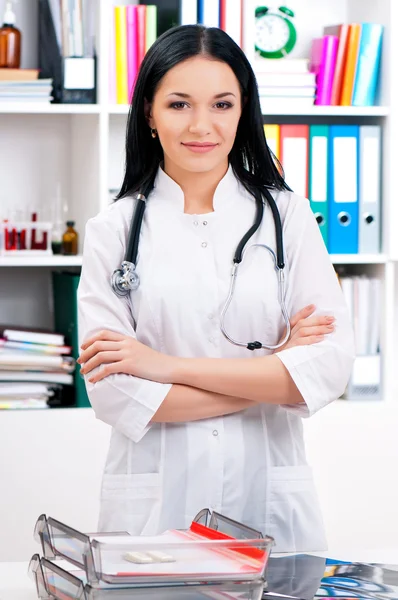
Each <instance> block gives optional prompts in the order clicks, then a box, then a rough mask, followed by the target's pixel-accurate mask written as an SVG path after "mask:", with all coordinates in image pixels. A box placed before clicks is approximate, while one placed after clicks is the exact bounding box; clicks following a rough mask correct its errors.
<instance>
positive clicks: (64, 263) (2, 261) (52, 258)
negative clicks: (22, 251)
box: [0, 254, 82, 267]
mask: <svg viewBox="0 0 398 600" xmlns="http://www.w3.org/2000/svg"><path fill="white" fill-rule="evenodd" d="M81 265H82V256H81V255H78V256H60V255H57V254H55V255H52V254H50V255H48V256H0V267H81Z"/></svg>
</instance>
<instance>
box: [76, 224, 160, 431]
mask: <svg viewBox="0 0 398 600" xmlns="http://www.w3.org/2000/svg"><path fill="white" fill-rule="evenodd" d="M123 235H124V234H122V233H121V232H118V231H116V230H115V229H114V227H113V226H112V224H111V223H109V221H107V220H105V219H104V217H103V216H102V215H100V216H99V217H96V218H94V219H91V220H90V221H88V223H87V225H86V234H85V241H84V251H83V267H82V274H81V279H80V284H79V289H78V313H79V343H80V344H81V343H82V342H83V341H84V340H85V339H87V338H89V337H91V336H92V335H95V334H96V333H98V332H99V331H101V330H103V329H109V330H111V331H116V332H118V333H122V334H125V335H130V336H132V337H136V336H135V330H134V325H133V318H132V315H131V312H130V308H129V302H128V300H127V299H125V298H118V297H117V296H116V295H115V294H114V293H113V291H112V289H111V285H110V281H111V275H112V273H113V271H114V269H116V268H117V267H118V265H120V264H121V262H122V260H123V255H124V245H125V244H124V242H123V241H122V239H123ZM99 368H101V367H99ZM91 374H92V373H91ZM91 374H90V375H91ZM90 375H89V376H90ZM85 383H86V389H87V393H88V397H89V399H90V403H91V405H92V407H93V409H94V411H95V415H96V417H97V418H98V419H101V421H104V422H105V423H107V424H108V425H111V426H112V427H114V428H115V429H117V430H118V431H120V432H121V433H123V434H124V435H126V436H127V437H128V438H130V439H131V440H133V441H134V442H138V441H140V440H141V439H142V437H143V436H144V435H145V433H146V432H147V431H148V429H149V428H150V421H151V419H152V417H153V416H154V414H155V413H156V411H157V410H158V408H159V406H160V405H161V403H162V402H163V400H164V398H165V397H166V395H167V394H168V392H169V391H170V388H171V384H164V383H157V382H154V381H148V380H146V379H140V378H138V377H133V376H131V375H124V374H114V375H110V376H108V377H106V378H104V379H103V380H101V381H99V382H98V383H95V384H92V383H89V381H88V377H86V378H85Z"/></svg>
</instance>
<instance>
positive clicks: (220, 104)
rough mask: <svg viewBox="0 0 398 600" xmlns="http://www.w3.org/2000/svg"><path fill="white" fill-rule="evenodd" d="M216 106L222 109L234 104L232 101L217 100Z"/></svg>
mask: <svg viewBox="0 0 398 600" xmlns="http://www.w3.org/2000/svg"><path fill="white" fill-rule="evenodd" d="M215 106H216V108H219V109H221V110H227V108H232V104H231V103H230V102H217V104H215Z"/></svg>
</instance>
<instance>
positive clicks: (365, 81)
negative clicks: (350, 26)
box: [352, 23, 383, 106]
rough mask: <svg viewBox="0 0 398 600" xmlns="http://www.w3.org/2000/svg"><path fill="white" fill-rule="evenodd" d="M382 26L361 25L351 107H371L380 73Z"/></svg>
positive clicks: (373, 24) (372, 24)
mask: <svg viewBox="0 0 398 600" xmlns="http://www.w3.org/2000/svg"><path fill="white" fill-rule="evenodd" d="M382 37H383V25H378V24H376V23H363V24H362V32H361V40H360V43H359V50H358V65H357V70H356V75H355V82H354V92H353V98H352V105H353V106H373V105H374V103H375V100H376V92H377V83H378V79H379V71H380V59H381V45H382Z"/></svg>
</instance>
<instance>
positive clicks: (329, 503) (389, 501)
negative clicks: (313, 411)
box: [0, 401, 398, 562]
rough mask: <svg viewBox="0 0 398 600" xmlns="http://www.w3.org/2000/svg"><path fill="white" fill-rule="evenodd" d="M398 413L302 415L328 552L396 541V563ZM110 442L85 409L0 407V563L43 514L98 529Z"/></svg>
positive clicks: (23, 555) (22, 548)
mask: <svg viewBox="0 0 398 600" xmlns="http://www.w3.org/2000/svg"><path fill="white" fill-rule="evenodd" d="M359 414H361V418H360V419H359V418H358V417H359ZM397 417H398V408H395V407H394V405H393V404H391V403H383V404H377V403H369V404H366V403H344V402H343V401H340V402H336V403H335V404H334V405H332V406H330V407H327V408H326V409H324V410H323V411H321V412H320V413H319V414H318V415H315V416H314V417H312V418H311V419H310V420H308V421H305V432H306V440H307V447H308V457H309V460H310V462H311V464H312V465H313V468H314V474H315V480H316V484H317V487H318V490H319V496H320V500H321V504H322V507H323V512H324V517H325V524H326V528H327V532H328V537H329V548H330V552H331V554H334V555H337V554H338V552H339V551H340V550H341V551H344V552H345V555H346V554H347V551H349V550H351V549H353V551H354V550H355V549H362V550H365V549H372V548H374V549H376V548H389V547H390V548H394V547H395V548H396V549H397V562H398V541H397V540H398V519H397V518H396V514H397V507H398V475H397V473H398V469H397V464H398V444H397V443H396V437H397V432H398V427H397V424H398V418H397ZM359 424H360V425H359ZM108 440H109V428H108V427H107V426H106V425H104V424H103V423H101V422H100V421H97V420H96V419H95V418H94V414H93V412H92V410H91V409H65V410H52V411H37V412H35V411H23V412H22V411H21V412H14V413H13V412H9V413H4V412H3V413H2V414H0V457H1V459H0V486H1V487H0V508H1V510H0V561H22V560H29V558H30V557H31V555H32V554H33V553H34V552H36V551H37V550H38V547H37V545H36V544H35V542H34V541H33V538H32V534H33V528H34V525H35V522H36V519H37V517H38V516H39V515H40V514H41V513H46V514H47V515H50V516H53V517H55V518H57V519H60V520H61V521H65V522H66V523H68V524H70V525H72V526H73V527H75V528H77V529H80V530H82V531H95V530H96V526H97V518H98V508H99V503H98V496H99V486H100V481H101V474H102V469H103V464H104V460H105V455H106V450H107V446H108ZM353 553H354V552H353Z"/></svg>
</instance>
